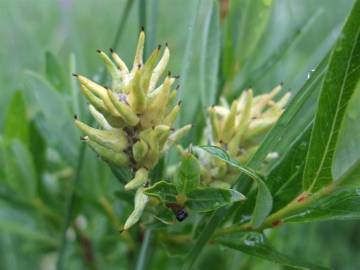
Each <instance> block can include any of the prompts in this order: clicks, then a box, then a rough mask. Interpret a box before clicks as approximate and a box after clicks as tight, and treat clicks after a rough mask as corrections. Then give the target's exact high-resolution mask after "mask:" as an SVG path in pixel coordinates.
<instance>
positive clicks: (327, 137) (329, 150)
mask: <svg viewBox="0 0 360 270" xmlns="http://www.w3.org/2000/svg"><path fill="white" fill-rule="evenodd" d="M359 13H360V1H356V2H355V4H354V6H353V9H352V11H351V13H350V15H349V17H348V19H347V21H346V23H345V26H344V28H343V30H342V32H341V34H340V36H339V38H338V40H337V43H336V45H335V47H334V49H333V51H332V54H331V58H330V63H329V68H328V71H327V73H326V75H325V80H324V83H323V85H322V90H321V94H320V98H319V104H318V110H317V113H316V118H315V123H314V128H313V131H312V134H311V140H310V146H309V151H308V155H307V159H306V165H305V170H304V180H303V181H304V182H303V184H304V188H305V189H306V190H308V191H316V190H318V189H320V188H321V187H323V186H324V185H326V184H328V183H330V182H331V181H332V174H331V164H332V160H333V156H334V149H335V147H336V142H337V138H338V134H339V128H340V124H341V122H342V119H343V117H344V113H345V109H346V107H347V104H348V102H349V99H350V98H351V96H352V94H353V92H354V90H355V86H356V84H357V82H358V79H359V76H360V69H359V65H360V54H359V53H358V52H359V50H360V35H359V33H360V24H359V21H358V14H359Z"/></svg>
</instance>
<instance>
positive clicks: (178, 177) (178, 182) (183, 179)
mask: <svg viewBox="0 0 360 270" xmlns="http://www.w3.org/2000/svg"><path fill="white" fill-rule="evenodd" d="M174 184H175V186H176V190H177V192H178V193H179V194H180V193H181V194H187V193H188V192H190V191H192V190H194V189H195V188H197V187H198V185H199V184H200V164H199V161H198V160H197V159H196V158H195V157H194V156H193V155H192V154H191V153H184V154H183V155H182V159H181V163H180V166H179V168H178V169H177V171H176V173H175V177H174Z"/></svg>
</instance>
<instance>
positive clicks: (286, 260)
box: [218, 232, 328, 270]
mask: <svg viewBox="0 0 360 270" xmlns="http://www.w3.org/2000/svg"><path fill="white" fill-rule="evenodd" d="M218 242H219V243H221V244H222V245H224V246H226V247H229V248H232V249H236V250H239V251H241V252H243V253H245V254H248V255H250V256H255V257H259V258H262V259H264V260H267V261H270V262H274V263H277V264H280V265H283V266H289V267H292V268H296V269H309V270H310V269H311V270H316V269H328V268H326V267H322V266H317V265H314V264H311V263H307V262H305V261H304V260H302V259H301V258H299V257H298V256H288V255H286V254H283V253H280V252H278V251H277V250H275V249H274V248H273V247H272V246H271V245H270V244H269V243H268V241H267V239H266V238H265V236H264V235H263V234H261V233H257V232H244V233H239V234H236V235H234V234H232V235H230V236H227V237H222V238H220V239H219V240H218Z"/></svg>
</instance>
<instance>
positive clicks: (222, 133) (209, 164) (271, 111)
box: [199, 84, 290, 187]
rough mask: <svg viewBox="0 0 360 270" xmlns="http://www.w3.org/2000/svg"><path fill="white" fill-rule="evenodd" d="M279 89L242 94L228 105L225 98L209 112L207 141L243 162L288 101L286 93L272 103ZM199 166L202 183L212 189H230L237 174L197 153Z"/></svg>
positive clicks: (249, 91)
mask: <svg viewBox="0 0 360 270" xmlns="http://www.w3.org/2000/svg"><path fill="white" fill-rule="evenodd" d="M281 90H282V84H280V85H278V86H276V87H275V88H274V89H273V90H272V91H270V92H269V93H266V94H262V95H259V96H255V97H254V96H253V91H252V89H248V90H245V91H243V93H242V94H241V96H240V97H239V98H238V99H235V100H234V101H233V102H232V103H231V106H229V105H228V104H227V102H226V101H225V99H224V98H222V99H221V101H222V102H221V105H216V106H212V107H210V108H209V109H208V123H209V128H208V130H207V131H206V132H205V135H206V138H204V139H206V141H208V142H210V144H212V145H216V146H219V147H222V148H223V149H226V151H227V152H228V154H229V155H230V157H231V158H233V159H236V160H237V161H239V162H241V163H246V162H247V161H248V160H249V159H250V158H251V157H252V156H253V154H254V153H255V151H256V150H257V148H258V146H259V144H260V142H261V141H262V139H263V138H264V136H265V134H266V133H267V132H268V131H269V130H270V129H271V128H272V127H273V126H274V124H275V123H276V121H277V120H278V119H279V117H280V116H281V114H282V113H283V111H284V108H285V106H286V104H287V103H288V101H289V99H290V93H285V94H284V95H283V96H282V97H280V98H278V99H277V100H275V98H276V97H277V96H278V95H279V93H280V92H281ZM199 155H201V156H200V160H201V163H202V179H203V183H205V184H208V185H213V186H222V187H224V186H230V185H231V184H232V182H233V181H234V179H236V172H235V171H233V170H232V168H231V167H229V166H228V165H227V164H226V163H225V162H223V161H220V160H218V159H215V158H211V157H209V156H206V154H205V156H204V154H203V153H200V152H199Z"/></svg>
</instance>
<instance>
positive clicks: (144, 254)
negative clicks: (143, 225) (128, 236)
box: [135, 229, 152, 270]
mask: <svg viewBox="0 0 360 270" xmlns="http://www.w3.org/2000/svg"><path fill="white" fill-rule="evenodd" d="M151 236H152V231H151V229H146V230H145V234H144V240H143V242H142V244H141V249H140V253H139V257H138V260H137V262H136V266H135V270H144V269H146V268H147V266H148V265H147V261H148V258H149V253H150V242H151Z"/></svg>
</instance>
